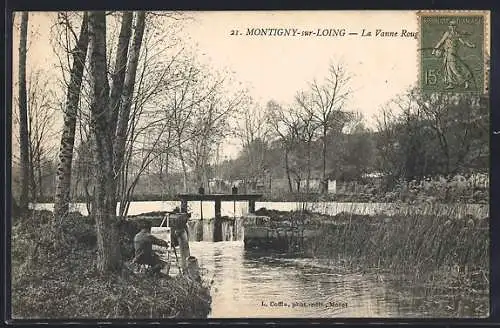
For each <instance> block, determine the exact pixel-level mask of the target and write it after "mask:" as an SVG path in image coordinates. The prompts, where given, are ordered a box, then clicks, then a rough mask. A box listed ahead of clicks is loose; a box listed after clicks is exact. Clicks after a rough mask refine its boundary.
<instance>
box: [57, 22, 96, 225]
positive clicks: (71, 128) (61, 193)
mask: <svg viewBox="0 0 500 328" xmlns="http://www.w3.org/2000/svg"><path fill="white" fill-rule="evenodd" d="M88 44H89V35H88V17H87V13H84V16H83V21H82V27H81V30H80V35H79V38H78V43H77V46H76V49H75V51H74V52H73V67H72V68H71V73H70V81H69V85H68V90H67V95H66V110H65V111H64V126H63V132H62V137H61V144H60V148H59V161H58V164H57V172H56V193H55V197H54V219H55V220H54V223H56V222H58V221H57V220H62V219H63V218H64V217H65V216H66V215H67V214H68V212H69V202H70V190H71V164H72V162H73V148H74V144H75V127H76V117H77V110H78V103H79V102H80V92H81V86H82V79H83V70H84V67H85V58H86V57H87V51H88ZM59 222H60V221H59Z"/></svg>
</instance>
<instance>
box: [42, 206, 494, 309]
mask: <svg viewBox="0 0 500 328" xmlns="http://www.w3.org/2000/svg"><path fill="white" fill-rule="evenodd" d="M205 203H206V204H205ZM205 203H204V204H203V205H202V206H203V215H204V216H205V217H211V216H212V215H213V213H214V212H213V210H214V209H213V204H210V203H208V202H205ZM190 205H191V207H190V211H191V212H192V213H193V217H194V218H197V217H200V216H201V212H202V211H201V206H200V203H194V202H193V203H191V204H190ZM175 206H178V203H177V202H134V203H132V205H131V207H130V213H129V214H131V215H134V214H140V213H144V212H150V211H165V210H171V209H173V208H174V207H175ZM300 206H301V204H298V203H270V202H269V203H257V204H256V208H257V209H258V208H260V207H266V208H272V209H280V210H293V209H297V208H299V207H300ZM316 206H317V207H316V208H315V210H317V211H320V212H323V213H329V214H335V213H338V212H341V211H348V212H358V213H364V214H373V213H376V212H378V211H380V210H381V209H383V210H384V209H385V210H390V207H391V206H390V204H382V205H380V204H356V203H323V204H319V206H318V204H316ZM35 208H38V209H49V210H51V209H52V204H37V205H36V206H35ZM464 208H465V211H471V212H473V213H480V212H479V211H481V210H482V209H481V208H478V207H474V206H468V207H464ZM73 209H77V210H80V211H81V212H82V214H86V211H85V206H84V205H83V204H77V205H76V206H74V207H73ZM246 211H247V207H246V204H245V203H242V202H238V203H236V204H234V203H232V202H225V203H223V204H222V214H223V215H229V216H232V215H236V216H239V215H241V214H242V213H245V212H246ZM484 211H485V214H486V213H487V208H486V209H485V210H484ZM479 215H483V213H480V214H479ZM486 215H487V214H486ZM237 226H238V227H237V228H236V229H234V231H230V230H231V229H226V228H227V227H223V228H224V231H225V232H224V235H225V236H226V237H225V238H224V239H225V240H226V241H223V242H218V243H214V242H212V241H210V240H211V236H212V235H213V233H212V229H213V227H211V225H210V223H208V222H207V221H205V222H203V223H202V222H200V221H197V222H191V223H190V230H191V233H190V235H191V237H190V239H191V240H190V248H191V255H194V256H196V257H197V258H198V262H199V264H200V266H201V268H202V272H203V274H204V279H208V280H213V285H212V290H211V295H212V311H211V313H210V317H211V318H263V317H267V318H280V317H281V318H285V317H286V318H304V317H316V318H321V317H322V318H331V317H337V318H338V317H370V318H377V317H378V318H394V317H397V318H422V317H441V318H449V317H456V316H459V317H478V316H485V315H487V314H488V306H489V305H488V295H484V293H483V294H482V293H478V294H476V295H473V296H471V295H466V294H463V293H458V294H456V293H453V294H451V293H450V291H449V289H447V288H446V287H447V286H443V288H441V289H436V287H435V286H433V287H426V286H425V285H421V286H415V285H412V284H410V283H407V282H405V281H403V280H402V278H401V277H395V276H392V277H391V276H387V275H385V276H382V275H378V274H375V273H373V274H367V273H360V272H352V271H349V270H348V269H347V268H346V267H345V266H344V265H342V259H338V262H336V263H325V262H322V261H320V260H318V259H310V258H291V257H286V256H284V255H272V254H270V253H265V254H262V253H256V252H255V251H250V250H245V249H244V244H243V241H242V240H243V234H244V231H242V227H241V225H237ZM196 231H198V232H202V233H201V235H202V236H203V237H202V241H196V238H195V237H194V236H195V235H196ZM198 240H199V239H198ZM432 285H435V284H432Z"/></svg>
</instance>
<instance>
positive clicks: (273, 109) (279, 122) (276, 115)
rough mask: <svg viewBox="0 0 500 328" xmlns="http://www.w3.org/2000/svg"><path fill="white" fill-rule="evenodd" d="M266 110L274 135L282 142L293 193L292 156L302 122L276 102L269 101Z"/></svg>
mask: <svg viewBox="0 0 500 328" xmlns="http://www.w3.org/2000/svg"><path fill="white" fill-rule="evenodd" d="M266 110H267V115H268V117H269V123H270V125H271V128H272V131H273V134H274V135H275V136H276V137H277V138H278V139H279V140H280V142H281V144H282V146H283V151H284V157H285V173H286V177H287V180H288V188H289V191H290V192H292V191H293V185H292V178H291V173H292V170H291V168H290V154H291V152H292V150H293V148H294V146H295V144H296V142H297V131H298V129H299V125H300V122H299V121H298V120H297V116H292V115H290V112H289V111H286V110H284V109H283V107H282V106H281V105H280V104H278V103H276V102H275V101H269V102H268V103H267V108H266ZM299 183H300V182H299ZM299 187H300V185H299Z"/></svg>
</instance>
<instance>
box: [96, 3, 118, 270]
mask: <svg viewBox="0 0 500 328" xmlns="http://www.w3.org/2000/svg"><path fill="white" fill-rule="evenodd" d="M89 40H90V74H91V81H92V100H91V104H90V113H91V115H90V116H91V117H90V129H91V133H92V146H93V157H94V171H95V178H96V179H95V189H94V202H93V206H92V212H93V214H94V215H95V220H96V228H97V268H98V270H99V271H100V272H107V271H117V270H118V269H119V268H120V267H121V254H120V245H119V238H118V226H117V220H116V194H115V193H116V180H115V176H114V171H113V139H112V136H113V131H110V115H111V114H112V110H111V108H110V107H109V84H108V79H107V67H106V63H107V61H106V14H105V12H103V11H96V12H89Z"/></svg>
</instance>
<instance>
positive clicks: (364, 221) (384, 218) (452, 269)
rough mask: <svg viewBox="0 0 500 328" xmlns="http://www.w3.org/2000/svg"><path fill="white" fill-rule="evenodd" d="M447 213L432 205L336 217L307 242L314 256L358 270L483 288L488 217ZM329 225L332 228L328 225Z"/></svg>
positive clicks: (485, 270) (484, 285)
mask: <svg viewBox="0 0 500 328" xmlns="http://www.w3.org/2000/svg"><path fill="white" fill-rule="evenodd" d="M459 210H460V208H455V207H454V206H453V205H450V206H449V208H448V213H444V212H443V208H442V207H440V208H439V212H436V213H433V210H432V208H431V207H428V208H427V210H426V211H424V212H420V213H417V212H408V211H404V212H402V213H393V214H391V215H383V214H378V215H375V216H366V215H364V216H361V215H355V214H349V213H340V214H339V215H336V216H334V217H332V218H331V220H329V221H330V222H328V221H323V222H322V223H320V224H319V225H318V231H319V235H318V236H317V237H316V238H314V239H312V240H310V241H309V244H308V250H309V252H310V253H311V255H313V256H322V257H324V256H326V257H328V258H331V259H335V258H338V259H344V260H345V259H351V260H350V262H352V263H353V264H355V265H358V266H359V267H360V268H363V269H366V270H371V271H373V269H376V270H381V271H388V272H392V273H399V274H402V275H404V276H405V277H408V278H409V279H413V280H427V281H429V280H434V279H436V280H440V281H442V282H444V283H449V284H460V283H462V282H469V283H470V286H471V288H475V289H484V290H487V288H488V287H487V286H488V284H489V282H488V279H489V278H488V273H489V238H490V237H489V218H487V217H486V218H485V217H478V216H474V215H472V214H470V213H469V214H464V213H458V211H459ZM332 222H333V223H334V224H332Z"/></svg>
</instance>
